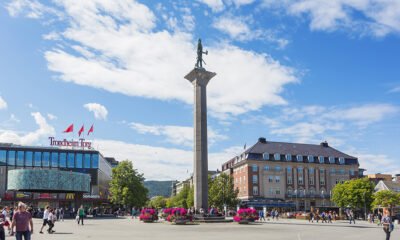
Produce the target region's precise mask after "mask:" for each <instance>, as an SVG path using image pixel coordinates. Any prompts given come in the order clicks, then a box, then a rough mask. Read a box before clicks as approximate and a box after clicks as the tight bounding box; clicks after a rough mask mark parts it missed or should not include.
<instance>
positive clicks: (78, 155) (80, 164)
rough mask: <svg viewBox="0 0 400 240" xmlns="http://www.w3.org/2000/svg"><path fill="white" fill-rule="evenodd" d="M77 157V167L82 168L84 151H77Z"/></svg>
mask: <svg viewBox="0 0 400 240" xmlns="http://www.w3.org/2000/svg"><path fill="white" fill-rule="evenodd" d="M75 159H76V168H82V167H83V160H82V153H77V154H76V156H75Z"/></svg>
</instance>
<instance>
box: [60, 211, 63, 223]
mask: <svg viewBox="0 0 400 240" xmlns="http://www.w3.org/2000/svg"><path fill="white" fill-rule="evenodd" d="M60 220H62V221H63V222H64V208H60Z"/></svg>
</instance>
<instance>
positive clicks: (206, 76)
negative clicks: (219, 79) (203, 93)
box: [185, 68, 217, 86]
mask: <svg viewBox="0 0 400 240" xmlns="http://www.w3.org/2000/svg"><path fill="white" fill-rule="evenodd" d="M215 75H217V74H216V73H214V72H209V71H207V70H205V69H204V68H194V69H193V70H192V71H190V72H189V73H188V74H187V75H186V76H185V79H187V80H189V82H191V83H192V84H198V85H204V86H206V85H207V84H208V82H209V81H210V79H211V78H213V77H215Z"/></svg>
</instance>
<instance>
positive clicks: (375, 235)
mask: <svg viewBox="0 0 400 240" xmlns="http://www.w3.org/2000/svg"><path fill="white" fill-rule="evenodd" d="M85 220H86V221H85V225H84V226H81V225H79V226H78V225H77V223H76V221H74V220H65V221H64V222H57V223H56V225H55V228H54V229H55V230H56V233H54V234H51V235H50V234H48V233H47V232H46V233H44V234H39V230H40V227H41V222H42V221H41V220H40V219H34V227H35V229H34V230H35V233H34V235H32V239H33V240H36V239H37V240H41V239H46V240H47V239H62V240H68V239H96V240H103V239H104V240H117V239H165V240H168V239H174V240H180V239H185V240H189V239H190V240H191V239H206V240H209V239H224V240H225V239H242V240H250V239H290V240H302V239H304V240H312V239H318V240H321V239H324V240H325V239H328V240H329V239H335V240H338V239H340V240H344V239H351V240H355V239H364V240H365V239H371V240H379V239H385V238H384V232H383V230H382V228H381V227H378V226H376V225H374V224H369V223H366V222H361V221H360V222H358V223H356V224H355V225H354V224H351V225H350V224H348V222H345V221H340V222H334V223H329V224H328V223H318V224H317V223H309V222H308V221H304V220H286V219H280V220H279V221H267V222H265V223H264V222H263V223H254V224H249V225H239V224H237V223H214V224H207V223H203V224H191V225H186V226H178V225H172V224H170V223H166V222H158V223H142V222H139V220H137V219H136V220H132V219H130V218H119V219H85ZM399 228H400V225H397V226H396V227H395V230H394V231H393V233H392V239H400V229H399ZM14 238H15V237H7V239H14Z"/></svg>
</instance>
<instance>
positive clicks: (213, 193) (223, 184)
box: [208, 173, 238, 209]
mask: <svg viewBox="0 0 400 240" xmlns="http://www.w3.org/2000/svg"><path fill="white" fill-rule="evenodd" d="M237 195H238V190H237V189H236V190H235V189H234V184H233V178H232V177H231V176H229V175H227V174H225V173H221V174H220V175H219V176H217V177H215V178H214V179H209V183H208V204H209V206H214V207H218V208H220V209H222V208H223V206H224V204H226V205H227V206H228V207H235V206H236V205H237V203H238V199H237Z"/></svg>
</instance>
